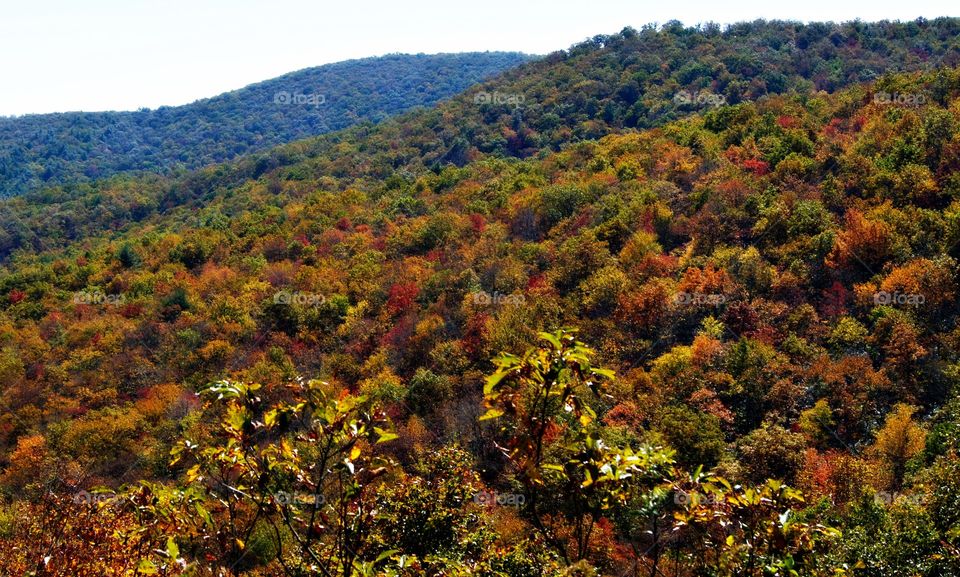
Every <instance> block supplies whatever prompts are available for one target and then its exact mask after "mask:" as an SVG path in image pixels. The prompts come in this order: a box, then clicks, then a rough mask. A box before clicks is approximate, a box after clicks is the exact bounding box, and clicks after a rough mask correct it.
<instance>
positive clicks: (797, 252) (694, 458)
mask: <svg viewBox="0 0 960 577" xmlns="http://www.w3.org/2000/svg"><path fill="white" fill-rule="evenodd" d="M953 25H954V24H953V21H952V20H944V21H941V22H938V23H923V26H926V28H924V27H923V26H921V25H920V24H917V23H910V24H902V25H871V24H861V23H856V24H847V25H843V26H839V27H830V26H823V27H821V26H820V25H811V26H810V27H809V29H811V30H826V31H825V32H824V33H823V35H822V36H820V37H819V41H813V42H811V44H810V45H808V46H814V47H819V48H814V49H812V50H814V51H816V50H819V49H821V48H822V49H824V50H826V49H827V45H826V44H823V42H824V41H825V42H827V43H828V44H829V45H831V46H835V47H836V46H840V47H843V48H842V50H844V51H845V53H844V54H845V55H844V56H842V57H841V56H836V60H837V62H842V63H843V65H842V66H840V67H839V69H840V70H847V71H848V72H844V73H839V72H838V73H837V74H838V77H842V78H843V84H844V85H845V86H843V87H841V88H839V89H836V90H833V88H836V87H830V88H831V90H832V92H828V91H827V90H822V91H821V90H814V86H812V85H810V84H806V83H805V82H806V81H805V78H806V77H804V76H802V75H801V74H799V73H793V72H791V74H789V75H788V74H787V72H784V73H783V74H784V75H785V76H786V77H788V78H792V79H793V80H791V83H790V88H789V89H788V90H787V89H786V88H785V90H787V92H786V93H784V94H778V93H775V92H773V91H770V90H763V91H762V92H763V93H757V94H751V95H750V97H749V98H742V99H741V101H740V102H737V103H732V102H731V101H732V100H733V96H732V95H730V96H729V101H724V102H721V103H719V104H718V105H716V106H714V105H710V106H708V107H705V108H698V109H693V110H685V109H683V107H682V106H681V105H683V104H684V103H683V102H676V101H674V97H673V96H670V93H669V89H668V88H664V89H663V90H662V91H661V92H657V90H659V89H657V90H655V89H653V88H652V86H653V84H651V86H650V87H649V88H648V87H646V86H645V87H644V90H643V94H644V95H647V96H644V97H643V98H638V100H637V102H641V101H643V102H649V103H655V102H659V103H661V104H662V105H663V106H664V107H669V106H670V104H668V103H671V102H672V103H675V104H677V105H678V108H677V110H675V111H673V112H672V113H669V114H667V113H665V114H663V115H661V116H656V117H650V116H645V117H644V118H648V121H649V122H650V123H651V124H652V125H653V124H655V125H656V126H654V127H653V128H648V127H642V128H640V127H636V126H631V125H630V124H631V123H632V122H628V121H627V120H626V119H627V118H628V113H627V112H626V111H627V108H617V109H616V111H615V112H613V113H611V114H610V115H605V113H604V112H603V111H604V110H605V108H606V107H607V104H610V103H612V102H613V101H614V100H615V99H616V96H615V95H616V94H617V93H618V90H617V89H616V88H615V87H616V86H617V83H616V82H613V81H610V82H606V83H601V82H600V81H599V80H595V81H593V82H596V84H595V85H594V84H591V81H588V80H585V79H587V78H594V79H596V78H614V77H616V78H619V73H617V72H616V71H620V70H624V69H626V68H628V67H629V65H630V64H629V63H630V62H632V61H633V60H632V57H631V56H630V54H635V51H634V50H633V49H631V50H630V51H627V52H623V51H625V50H626V48H624V46H625V45H629V44H630V43H634V42H636V43H638V44H637V45H640V43H646V44H644V45H654V44H656V43H657V42H663V43H671V42H678V43H679V42H681V40H680V39H683V38H694V39H695V41H693V40H691V41H690V42H693V45H694V46H699V45H700V44H699V39H702V38H704V37H706V35H707V32H695V31H689V30H686V31H679V30H677V29H675V28H671V27H670V26H667V27H665V28H664V29H663V30H659V31H653V30H648V31H645V32H639V33H636V34H635V33H634V32H632V31H629V30H628V31H625V32H624V33H621V34H619V35H615V36H612V37H603V38H598V39H595V40H592V41H590V42H589V43H587V44H586V45H578V46H576V47H573V48H572V49H571V50H570V51H568V52H564V53H560V54H555V55H551V56H550V57H547V58H545V59H544V60H541V61H537V62H534V63H531V64H527V65H524V66H523V67H520V68H518V69H515V70H512V71H510V72H507V73H506V74H505V75H503V76H501V77H499V78H496V79H494V80H491V81H490V82H488V83H484V84H482V85H480V86H477V87H474V88H471V89H470V90H468V91H467V92H466V93H465V94H463V95H461V96H458V97H456V98H454V99H452V100H450V101H448V102H445V103H443V104H441V105H440V106H438V107H437V108H436V109H434V110H427V111H416V112H413V113H409V114H406V115H403V116H401V117H398V118H394V119H390V120H388V121H385V122H384V123H382V124H380V125H377V126H362V127H355V128H351V129H348V130H345V131H341V132H338V133H335V134H331V135H327V136H324V137H320V138H316V139H311V140H308V141H302V142H297V143H293V144H289V145H285V146H283V147H279V148H276V149H273V150H271V151H269V152H267V153H263V154H259V155H254V156H252V157H248V158H244V159H240V160H238V161H235V162H233V163H230V164H227V165H222V166H218V167H214V168H209V169H205V170H203V171H199V172H197V173H194V174H191V175H189V176H186V177H180V178H175V179H165V178H162V177H153V178H149V179H132V178H126V177H125V178H118V179H114V180H111V181H107V182H104V183H96V184H93V185H84V186H76V187H65V188H63V189H51V190H47V191H44V192H42V193H41V192H38V193H31V194H29V195H25V196H24V197H21V198H18V199H15V200H12V201H8V202H7V203H6V204H5V205H4V206H5V207H9V208H10V210H9V211H5V214H4V216H3V218H5V219H7V220H6V221H5V222H11V223H12V222H14V219H18V220H17V222H18V223H19V224H18V226H19V227H22V228H18V229H14V228H12V227H11V228H9V229H8V228H7V225H6V224H5V225H4V229H3V230H11V231H13V234H11V235H10V236H9V237H8V238H14V237H15V238H18V239H23V240H21V241H19V244H18V245H17V246H18V249H19V252H17V253H16V254H13V255H12V258H9V259H8V260H7V261H6V262H5V264H4V267H3V268H2V269H0V383H3V388H2V396H0V403H2V405H3V406H4V407H5V408H7V409H8V410H7V411H6V412H4V414H3V415H2V417H0V443H2V446H3V447H4V453H3V455H4V460H3V462H2V464H3V473H2V475H0V487H2V488H3V491H4V495H7V496H9V499H8V504H5V505H4V508H3V509H2V511H3V514H2V515H0V520H2V521H3V523H4V527H5V530H4V531H2V532H0V568H4V569H7V570H8V571H9V572H10V573H12V574H18V571H19V572H20V573H22V572H24V568H25V567H27V566H31V563H36V562H37V561H36V560H37V559H42V558H43V557H44V556H47V555H49V556H50V557H51V558H52V559H54V561H53V564H54V565H55V564H56V562H57V561H58V560H60V561H61V562H62V563H64V565H66V561H67V560H70V561H73V562H77V560H78V559H81V560H82V561H80V562H79V563H80V564H81V566H82V567H83V568H84V569H87V570H89V571H90V572H91V574H96V570H100V571H102V570H103V567H104V566H107V564H108V563H110V565H109V566H110V567H111V568H115V569H116V570H117V571H118V572H120V571H121V570H122V569H123V568H129V567H131V566H132V567H139V566H140V564H141V563H148V564H149V565H144V566H148V567H149V569H150V571H153V570H156V571H157V572H158V573H163V574H167V575H177V574H182V572H181V566H182V565H187V564H191V563H193V564H194V565H193V566H192V568H193V569H194V570H196V571H197V573H198V574H201V575H214V574H218V573H221V574H232V575H240V574H243V575H277V574H286V575H301V574H327V575H341V574H364V571H366V574H373V575H404V576H407V575H410V576H414V575H449V574H465V575H482V576H484V577H487V576H489V577H494V576H496V577H504V576H509V577H526V576H533V575H538V576H545V575H548V576H551V577H553V576H559V575H571V574H575V573H573V571H574V570H575V569H572V568H571V566H573V567H579V568H580V569H582V570H583V571H584V573H583V574H587V575H590V574H594V575H602V576H620V575H634V574H641V575H664V576H669V577H681V576H682V577H686V576H693V575H718V576H724V577H733V576H742V575H747V576H751V577H753V576H757V577H760V576H761V575H762V576H768V575H793V574H796V575H804V576H814V575H815V576H824V577H825V576H827V575H830V576H832V577H836V576H839V575H851V576H874V575H877V576H879V575H884V576H888V575H892V576H895V577H901V576H902V577H908V576H911V577H912V576H915V575H923V576H929V577H933V576H940V575H954V574H958V573H960V565H958V560H960V554H958V553H960V538H958V537H960V517H958V515H957V512H956V511H957V509H956V507H955V504H956V503H957V502H958V500H960V484H958V479H960V457H958V453H957V452H958V450H960V400H958V399H960V397H958V394H960V328H958V324H957V321H958V313H960V307H958V305H957V298H958V296H960V295H958V292H957V290H958V282H960V278H958V265H957V259H960V177H958V176H957V170H958V168H960V68H958V67H957V66H956V65H953V66H942V67H936V68H933V69H930V70H915V71H908V72H903V73H885V72H884V73H880V72H879V71H878V75H877V78H875V79H874V80H872V81H871V82H866V83H858V82H857V73H855V72H853V71H854V70H862V69H863V68H865V67H866V65H865V64H863V65H861V64H856V63H857V62H861V63H863V62H866V61H868V60H870V58H867V57H866V56H863V55H864V54H868V55H870V54H874V53H872V52H869V53H864V52H861V48H859V47H858V45H857V42H859V41H857V42H854V41H852V40H849V39H848V40H847V41H844V40H843V38H845V37H844V36H843V35H842V34H843V33H842V32H837V31H838V30H839V31H842V30H874V31H878V30H882V31H884V32H883V34H885V35H888V36H890V38H891V39H890V40H889V41H888V44H887V46H886V48H884V50H883V53H884V54H887V55H888V57H890V56H889V55H894V54H898V55H900V56H902V57H903V61H902V62H899V63H898V64H897V65H893V64H887V65H886V67H887V68H889V69H896V68H897V66H900V67H902V68H906V69H912V68H920V69H925V68H927V67H928V63H926V62H924V61H923V59H919V60H916V61H915V60H914V58H915V57H916V54H917V51H916V49H917V44H916V42H915V39H916V38H917V35H920V34H925V35H926V37H928V38H933V37H936V36H937V34H938V33H935V32H932V30H938V29H939V30H941V31H942V30H946V29H949V27H950V26H953ZM744 26H745V27H732V28H731V29H729V30H726V31H720V32H718V38H720V37H722V38H728V42H729V44H728V46H729V47H731V50H733V49H736V50H739V51H743V52H748V51H756V50H757V46H760V45H762V43H761V42H760V41H759V38H764V33H763V32H762V31H764V30H766V31H769V30H780V31H781V32H782V31H784V30H793V31H794V32H793V33H791V34H794V33H795V34H796V37H794V39H795V40H796V39H799V38H806V36H805V35H804V34H805V32H804V31H805V30H807V27H798V25H789V26H788V25H783V24H777V23H773V24H751V25H744ZM915 26H916V28H914V27H915ZM738 30H740V32H737V31H738ZM744 30H748V31H752V32H751V33H750V34H747V33H746V32H743V31H744ZM757 31H760V32H757ZM911 31H916V34H913V35H911V34H912V32H911ZM834 32H837V34H841V35H840V36H839V37H837V36H834ZM864 34H866V33H864ZM874 34H875V35H877V34H879V32H874ZM868 37H869V36H862V37H860V38H861V39H862V38H868ZM641 38H645V40H640V39H641ZM815 38H816V37H815ZM954 38H955V37H954ZM954 41H955V40H954V39H946V40H944V43H943V46H952V45H951V44H950V42H954ZM738 42H739V43H741V44H742V45H739V46H740V47H739V48H736V47H737V46H738V44H737V43H738ZM818 42H819V43H818ZM714 43H716V44H721V41H720V40H715V41H714ZM869 44H871V45H874V46H875V47H877V50H878V51H879V45H877V44H876V42H871V43H869ZM686 49H687V50H691V49H692V48H690V46H687V48H686ZM618 50H619V51H620V52H618ZM677 50H678V52H677V64H678V67H681V68H682V67H683V66H685V65H686V64H683V65H680V64H679V62H680V60H682V58H681V54H682V52H681V51H680V49H679V48H678V49H677ZM694 51H695V52H696V53H698V54H701V53H702V51H697V50H694ZM669 53H670V51H666V52H665V54H668V55H669ZM856 54H860V55H861V56H862V58H861V59H860V60H858V59H857V57H856V56H855V55H856ZM942 54H943V59H944V60H950V59H952V58H955V57H956V49H955V47H953V48H944V49H943V50H942ZM764 58H765V59H766V61H767V62H774V60H772V58H773V57H772V55H767V56H764ZM871 58H873V56H871ZM702 60H703V61H705V62H710V61H711V60H710V56H709V55H705V56H702ZM688 61H689V59H688ZM699 61H700V59H698V60H696V62H699ZM794 61H795V59H790V61H789V62H787V61H786V60H784V62H783V67H784V70H787V71H790V70H791V68H790V67H791V66H794V65H795V64H793V62H794ZM878 66H879V65H878ZM768 67H769V65H768ZM663 68H664V70H662V71H661V73H662V74H664V75H667V76H671V77H672V74H675V73H676V72H675V71H673V72H671V70H669V69H668V68H670V67H669V66H664V67H663ZM816 68H817V67H816V66H814V69H816ZM831 69H832V70H837V69H838V68H837V67H834V68H831ZM774 70H776V69H774ZM879 70H880V71H882V68H880V69H879ZM811 78H816V75H815V74H814V75H812V76H811ZM809 82H811V83H815V82H816V80H809ZM588 86H597V88H596V90H595V91H591V90H589V89H588ZM548 87H549V88H548ZM675 88H676V89H677V90H687V91H690V92H691V93H692V91H693V90H697V89H699V88H702V87H699V88H698V87H697V86H696V85H695V84H677V85H676V86H675ZM817 88H827V87H825V86H819V87H817ZM721 93H722V91H720V90H716V91H712V92H711V94H715V95H716V94H721ZM483 94H486V95H499V96H491V97H490V98H489V100H493V102H487V100H488V98H487V97H485V96H481V97H480V98H478V97H477V96H478V95H483ZM724 94H725V93H724ZM517 95H522V96H523V98H522V99H519V98H516V97H517ZM581 96H582V99H578V98H580V97H581ZM511 98H512V99H513V100H512V101H510V99H511ZM725 98H727V97H726V96H725ZM521 100H522V102H521ZM517 104H520V106H519V107H517V106H516V105H517ZM634 104H636V102H635V103H634ZM611 106H613V105H612V104H611ZM649 108H650V109H651V110H652V109H653V108H656V107H654V106H650V107H649ZM591 111H592V112H591ZM549 115H555V116H556V118H557V119H558V120H556V121H553V120H551V121H550V122H546V123H545V121H544V119H546V118H549V117H550V116H549ZM645 122H646V121H645ZM30 234H33V235H35V236H30ZM8 242H9V241H8ZM8 246H9V245H8ZM561 327H568V328H569V327H576V328H577V329H578V332H576V333H571V332H565V331H563V330H561ZM544 333H545V334H544ZM572 334H575V335H576V337H575V338H574V337H572V336H571V335H572ZM503 352H507V353H513V355H515V356H510V355H505V356H501V353H503ZM600 367H603V368H605V369H609V370H610V371H611V372H607V371H605V370H602V369H600ZM310 379H317V381H311V380H310ZM550 386H556V387H555V388H553V389H550V388H549V387H550ZM198 392H200V393H202V394H201V395H200V396H197V395H196V394H195V393H198ZM171 457H173V458H174V462H173V463H171ZM317 463H322V465H317ZM701 467H702V469H701ZM124 485H126V486H125V487H124ZM102 486H105V487H109V488H111V489H110V491H109V492H107V493H104V494H98V493H95V492H94V488H95V487H102ZM113 491H117V493H116V495H119V496H116V495H115V494H114V492H113ZM78 496H79V497H78ZM58 524H67V525H68V526H69V527H71V528H73V529H75V530H76V531H77V532H78V533H80V536H79V537H77V538H71V537H70V536H69V532H67V534H66V535H61V534H59V533H55V532H54V533H53V534H51V531H49V530H48V529H47V528H48V527H51V526H53V527H57V526H58ZM181 560H182V564H181V563H180V562H181ZM318 560H319V561H318ZM343 567H349V568H350V569H349V570H347V569H344V568H343ZM321 568H322V570H321ZM591 571H593V573H591ZM791 571H794V572H795V573H791ZM311 572H312V573H311ZM53 573H54V574H57V575H61V574H63V575H66V574H69V573H68V572H62V573H56V572H53ZM121 574H122V573H121Z"/></svg>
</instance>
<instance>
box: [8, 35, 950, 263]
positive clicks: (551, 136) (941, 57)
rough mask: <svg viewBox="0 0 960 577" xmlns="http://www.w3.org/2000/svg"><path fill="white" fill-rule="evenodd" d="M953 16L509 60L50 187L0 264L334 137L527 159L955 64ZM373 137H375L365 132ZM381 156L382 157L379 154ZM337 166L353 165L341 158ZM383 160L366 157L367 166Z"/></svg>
mask: <svg viewBox="0 0 960 577" xmlns="http://www.w3.org/2000/svg"><path fill="white" fill-rule="evenodd" d="M958 38H960V20H958V19H950V18H941V19H937V20H934V21H930V22H927V21H922V20H921V21H917V22H908V23H888V22H885V23H873V24H871V23H862V22H854V23H847V24H842V25H834V24H816V23H814V24H808V25H802V24H796V23H785V22H761V21H758V22H753V23H744V24H737V25H733V26H730V27H728V28H725V29H722V30H721V29H720V28H719V27H709V26H708V27H703V28H683V27H681V26H679V25H677V24H673V23H671V24H668V25H666V26H664V27H662V28H655V27H646V28H644V29H642V30H640V31H635V30H633V29H626V30H624V31H623V32H622V33H620V34H615V35H612V36H596V37H595V38H593V39H591V40H589V41H586V42H583V43H581V44H578V45H576V46H574V47H572V48H571V49H569V50H566V51H561V52H557V53H554V54H551V55H550V56H548V57H546V58H544V59H542V60H540V61H537V62H532V63H528V64H526V65H523V66H521V67H518V68H516V69H515V70H513V71H510V72H508V73H506V74H504V75H502V76H500V77H498V78H497V79H496V80H495V81H493V82H491V83H489V84H486V85H479V86H476V87H474V88H472V89H471V90H470V91H468V92H467V93H466V94H464V95H462V96H461V97H458V98H455V99H453V100H452V101H451V102H449V103H445V104H444V105H443V106H442V107H440V108H438V109H435V110H423V111H419V112H417V113H413V114H409V115H404V116H403V117H402V118H398V119H396V120H395V121H391V122H387V123H386V125H385V126H382V127H378V128H376V129H371V127H370V126H360V127H356V128H354V129H353V130H348V131H345V132H340V133H337V134H334V135H331V136H329V137H327V138H319V139H315V140H312V141H303V142H298V143H296V144H293V145H291V146H287V147H278V148H274V149H272V150H270V151H269V152H265V153H262V154H255V155H248V156H245V157H243V158H241V159H240V160H238V161H237V162H235V163H231V164H227V165H218V166H214V167H211V168H209V169H205V170H202V171H199V172H196V173H192V174H189V175H186V176H184V177H182V178H178V179H175V180H173V181H167V180H166V179H157V178H147V179H131V178H130V177H117V178H112V179H103V180H98V181H94V182H92V183H81V184H70V185H66V186H63V187H60V188H47V189H44V190H41V191H38V192H36V193H34V194H31V195H29V196H27V197H24V198H23V199H15V200H14V201H9V202H5V203H4V202H0V261H2V260H4V259H5V258H6V257H7V256H8V255H9V253H10V252H12V251H14V250H16V249H17V248H19V247H24V246H26V247H30V248H32V249H34V250H39V249H42V248H47V247H56V246H63V244H64V243H66V242H71V241H75V240H78V239H83V238H87V237H89V236H90V235H91V234H96V233H97V232H98V231H101V230H105V229H111V230H113V229H117V228H119V227H122V226H124V225H125V224H127V223H129V222H132V221H138V220H142V219H143V218H146V217H147V216H149V215H152V214H155V213H156V212H157V211H162V210H169V209H170V208H172V207H174V206H180V205H184V204H190V203H195V204H197V205H202V204H203V203H204V202H205V201H206V199H208V198H209V197H210V195H212V194H213V193H214V191H217V190H219V191H221V192H223V191H226V190H228V189H231V188H233V187H236V186H239V185H241V184H242V183H243V182H245V181H246V180H248V179H251V178H258V177H260V176H261V175H263V174H265V173H268V172H269V171H271V170H274V169H276V168H278V167H281V166H289V165H292V164H294V163H297V162H298V161H300V160H302V159H304V158H308V157H315V156H316V157H328V158H330V157H332V156H333V155H335V153H336V152H337V151H338V149H339V147H340V146H341V143H342V142H362V143H363V146H378V147H381V148H382V149H383V151H384V153H385V154H384V155H379V156H377V155H369V156H368V158H371V159H373V160H371V161H367V166H366V171H365V174H366V175H367V176H368V177H369V178H373V179H385V178H388V177H389V176H390V175H391V174H392V173H393V172H394V171H395V169H396V168H397V167H398V166H400V165H409V166H411V167H419V168H420V169H423V168H436V167H442V166H444V165H448V164H453V165H456V166H463V165H464V164H465V163H467V162H469V161H471V160H472V159H475V158H477V157H478V156H479V155H493V156H498V157H519V158H526V157H530V156H534V155H536V154H538V153H541V152H544V153H545V152H550V151H556V150H559V149H561V148H562V147H563V146H567V145H569V144H571V143H574V142H579V141H582V140H589V139H596V138H600V137H602V136H604V135H607V134H610V133H613V132H619V131H622V130H626V129H632V128H646V127H651V126H659V125H662V124H663V123H665V122H670V121H672V120H675V119H678V118H682V117H684V116H687V115H690V114H695V113H702V112H707V111H709V110H710V109H712V108H715V107H717V106H719V105H733V104H737V103H740V102H743V101H749V100H751V99H756V98H758V97H760V96H763V95H765V94H769V93H781V92H787V93H790V92H795V93H799V94H814V93H816V92H819V91H821V90H824V91H828V92H830V91H833V90H835V89H837V88H838V87H841V86H846V85H849V84H855V83H858V82H862V81H869V80H873V79H876V78H877V77H878V76H880V75H882V74H883V73H884V72H892V71H898V70H907V71H909V70H929V69H935V68H936V67H937V66H939V65H946V66H954V65H958V64H960V40H958ZM368 134H370V135H371V138H369V139H367V135H368ZM387 155H389V158H390V160H389V161H383V160H382V159H383V158H386V157H387ZM336 158H338V159H340V160H339V161H338V162H339V163H340V166H338V167H336V168H337V169H338V170H341V171H342V170H345V169H346V168H348V167H349V166H350V165H351V163H352V159H350V158H349V157H347V156H346V155H344V154H336ZM374 161H375V162H377V164H373V163H372V162H374Z"/></svg>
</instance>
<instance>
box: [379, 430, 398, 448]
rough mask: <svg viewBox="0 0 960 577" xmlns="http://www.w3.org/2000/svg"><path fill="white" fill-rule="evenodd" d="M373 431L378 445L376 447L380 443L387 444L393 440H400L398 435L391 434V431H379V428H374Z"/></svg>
mask: <svg viewBox="0 0 960 577" xmlns="http://www.w3.org/2000/svg"><path fill="white" fill-rule="evenodd" d="M373 430H374V432H375V433H376V434H377V444H378V445H379V444H380V443H387V442H390V441H393V440H395V439H399V438H400V435H398V434H396V433H394V432H392V431H387V430H386V429H381V428H380V427H374V428H373Z"/></svg>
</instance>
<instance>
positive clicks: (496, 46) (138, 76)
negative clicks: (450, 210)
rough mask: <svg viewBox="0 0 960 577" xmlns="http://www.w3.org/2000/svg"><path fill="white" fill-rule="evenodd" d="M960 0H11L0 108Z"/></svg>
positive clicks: (940, 7) (148, 100)
mask: <svg viewBox="0 0 960 577" xmlns="http://www.w3.org/2000/svg"><path fill="white" fill-rule="evenodd" d="M958 6H960V4H957V3H956V0H951V1H949V2H948V1H946V0H911V1H909V2H906V1H895V0H869V1H867V0H804V1H803V2H784V1H782V0H781V1H772V0H770V1H758V0H749V1H742V2H735V1H731V0H724V1H719V0H713V1H707V0H676V1H674V2H663V1H656V2H652V1H648V0H576V1H570V0H475V1H463V0H460V1H458V0H406V1H397V0H393V1H378V2H370V1H363V0H350V1H347V2H336V1H331V0H312V1H311V0H266V1H254V0H164V1H162V2H161V1H157V0H152V1H147V0H0V116H9V115H20V114H27V113H42V112H64V111H73V110H84V111H99V110H135V109H137V108H141V107H147V108H156V107H158V106H161V105H171V106H173V105H180V104H186V103H189V102H193V101H194V100H197V99H200V98H206V97H210V96H215V95H217V94H220V93H223V92H226V91H229V90H235V89H237V88H241V87H243V86H246V85H248V84H251V83H254V82H259V81H261V80H266V79H269V78H274V77H276V76H280V75H282V74H285V73H287V72H292V71H294V70H300V69H303V68H308V67H311V66H318V65H321V64H327V63H330V62H338V61H341V60H348V59H351V58H363V57H366V56H378V55H382V54H387V53H394V52H405V53H419V52H423V53H428V54H431V53H437V52H468V51H485V50H515V51H521V52H527V53H531V54H546V53H549V52H552V51H555V50H560V49H564V48H568V47H569V46H570V45H571V44H574V43H576V42H579V41H581V40H583V39H585V38H587V37H590V36H594V35H596V34H611V33H614V32H619V31H620V30H621V29H623V28H624V27H625V26H633V27H634V28H640V27H641V26H643V25H645V24H649V23H661V24H662V23H664V22H667V21H669V20H679V21H681V22H683V23H684V24H687V25H695V24H698V23H703V22H709V21H713V22H718V23H721V24H725V23H731V22H739V21H744V20H754V19H756V18H767V19H774V18H776V19H789V20H800V21H804V22H809V21H823V20H832V21H836V22H839V21H846V20H853V19H856V18H860V19H861V20H866V21H875V20H883V19H888V20H913V19H915V18H917V17H920V16H923V17H926V18H935V17H937V16H956V15H958V12H960V9H958Z"/></svg>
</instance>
